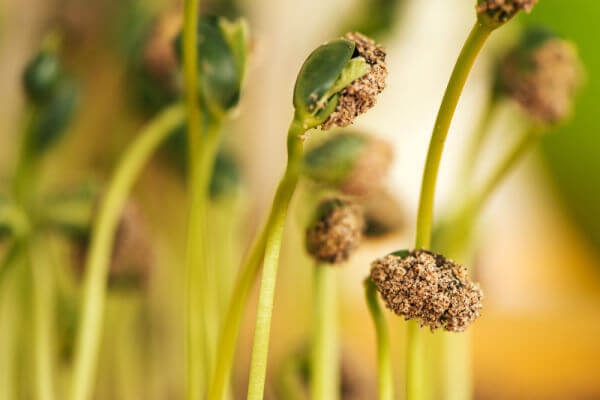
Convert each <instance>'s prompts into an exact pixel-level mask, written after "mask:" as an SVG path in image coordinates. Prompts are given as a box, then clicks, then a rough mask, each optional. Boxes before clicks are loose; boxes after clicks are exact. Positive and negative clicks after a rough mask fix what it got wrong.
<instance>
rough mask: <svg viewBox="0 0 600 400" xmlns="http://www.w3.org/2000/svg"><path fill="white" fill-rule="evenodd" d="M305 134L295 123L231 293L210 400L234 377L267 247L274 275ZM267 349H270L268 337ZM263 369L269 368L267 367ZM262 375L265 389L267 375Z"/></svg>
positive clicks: (262, 323) (215, 397)
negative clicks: (258, 227) (265, 213)
mask: <svg viewBox="0 0 600 400" xmlns="http://www.w3.org/2000/svg"><path fill="white" fill-rule="evenodd" d="M304 132H305V131H304V129H303V128H302V126H301V124H300V123H298V121H296V120H294V121H293V122H292V124H291V126H290V129H289V131H288V163H287V167H286V171H285V173H284V176H283V178H282V180H281V181H280V183H279V187H278V188H277V192H276V193H275V199H274V201H273V206H272V207H271V211H270V213H269V216H268V217H267V221H266V223H265V225H264V227H263V228H262V230H261V231H260V234H259V235H258V236H257V238H256V239H255V241H254V243H253V245H252V248H251V249H250V252H249V253H248V255H247V257H246V260H245V261H244V264H243V266H242V269H241V270H240V272H239V275H238V278H237V281H236V284H235V288H234V289H233V292H232V293H233V296H232V297H231V300H230V303H229V308H228V311H227V316H226V317H225V323H224V325H223V329H222V331H221V335H220V336H219V347H218V349H217V350H218V351H217V362H216V368H215V374H214V377H213V379H212V383H211V386H210V390H209V392H208V400H221V399H222V398H223V396H224V394H225V389H226V387H227V382H228V380H229V376H230V374H231V367H232V363H233V356H234V354H235V348H236V343H237V337H238V331H239V328H240V323H241V320H242V315H243V313H244V306H245V305H246V302H247V300H248V295H249V292H250V288H251V287H252V285H253V283H254V281H255V280H256V277H257V276H258V272H259V271H260V265H261V264H260V263H261V261H263V258H264V259H265V260H266V258H267V257H266V254H267V252H266V247H267V246H269V245H270V247H271V255H270V263H271V271H270V272H271V273H272V272H273V270H272V269H273V267H272V263H273V255H274V254H273V251H272V250H273V248H274V247H277V249H278V246H274V243H273V239H274V238H276V236H277V234H281V233H282V231H283V223H284V222H285V214H286V211H287V207H288V205H289V202H290V201H291V198H292V195H293V193H294V191H295V188H296V185H297V182H298V178H299V175H300V162H301V159H302V141H301V139H299V137H300V136H301V135H302V134H304ZM280 231H281V233H280ZM269 239H271V240H269ZM277 255H278V252H277ZM265 265H266V263H265ZM276 267H277V265H276V263H275V270H276ZM263 275H264V273H263ZM272 284H273V285H274V281H273V282H272ZM265 288H266V287H265ZM273 289H274V287H273ZM261 292H262V285H261ZM267 294H268V293H267ZM265 295H266V294H265ZM265 295H263V303H266V299H265V298H264V296H265ZM263 307H268V304H263V306H262V307H261V305H260V299H259V310H261V311H263V310H264V308H263ZM271 307H272V302H271ZM261 315H263V316H265V317H267V315H264V313H263V314H258V316H261ZM258 316H257V318H258ZM268 319H269V322H270V313H269V315H268ZM266 322H267V321H262V322H261V326H262V327H263V329H264V324H265V323H266ZM261 337H263V338H264V331H263V332H262V334H261ZM262 346H263V350H264V346H265V345H264V342H263V343H262ZM266 347H268V335H267V344H266ZM267 350H268V349H267ZM264 367H266V365H265V366H264ZM264 367H263V368H264ZM255 373H256V370H255ZM262 375H263V385H264V373H263V374H262ZM254 382H255V381H254ZM263 387H264V386H263ZM253 390H255V389H253ZM260 397H262V394H261V395H260V396H259V398H260Z"/></svg>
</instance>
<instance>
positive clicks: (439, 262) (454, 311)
mask: <svg viewBox="0 0 600 400" xmlns="http://www.w3.org/2000/svg"><path fill="white" fill-rule="evenodd" d="M371 280H372V281H373V282H374V283H375V285H376V286H377V289H378V290H379V293H380V295H381V298H382V299H383V301H384V303H385V304H386V306H387V308H389V309H390V310H392V311H394V313H396V314H397V315H400V316H403V317H404V318H405V319H407V320H408V319H416V320H418V321H419V322H420V323H421V325H422V326H423V325H425V326H429V327H430V328H431V330H434V329H437V328H440V327H443V328H444V329H445V330H448V331H452V332H462V331H464V330H465V329H466V328H467V327H468V326H469V325H470V324H471V323H472V322H473V321H474V320H475V319H476V318H477V317H479V316H480V313H479V311H480V310H481V308H482V304H481V300H482V299H483V293H482V291H481V289H479V286H478V285H477V284H475V283H473V282H471V280H470V278H469V273H468V271H467V269H466V268H465V267H464V266H462V265H459V264H457V263H455V262H454V261H452V260H449V259H447V258H445V257H444V256H442V255H439V254H434V253H431V252H429V251H425V250H414V251H412V252H410V253H408V252H405V253H403V252H399V253H395V254H394V253H393V254H390V255H388V256H386V257H383V258H381V259H378V260H376V261H374V262H373V263H372V265H371Z"/></svg>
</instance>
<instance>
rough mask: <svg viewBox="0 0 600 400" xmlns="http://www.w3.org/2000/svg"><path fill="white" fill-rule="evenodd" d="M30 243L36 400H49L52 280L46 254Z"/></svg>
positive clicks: (51, 393)
mask: <svg viewBox="0 0 600 400" xmlns="http://www.w3.org/2000/svg"><path fill="white" fill-rule="evenodd" d="M39 240H40V239H33V240H32V242H31V245H30V246H29V249H28V251H29V263H30V265H31V272H32V277H33V302H32V304H33V321H34V326H33V327H34V338H35V339H34V341H35V350H34V354H35V357H34V359H35V376H36V391H35V392H36V398H37V399H39V400H53V399H54V398H55V392H54V376H53V375H54V374H53V372H54V370H55V364H54V354H53V353H54V351H53V347H52V346H53V343H54V329H53V323H52V321H53V316H54V311H55V310H54V276H53V271H52V268H51V267H50V265H49V264H48V262H47V261H46V258H45V257H46V256H47V254H44V253H45V251H44V248H43V247H41V246H40V245H39V243H37V242H39Z"/></svg>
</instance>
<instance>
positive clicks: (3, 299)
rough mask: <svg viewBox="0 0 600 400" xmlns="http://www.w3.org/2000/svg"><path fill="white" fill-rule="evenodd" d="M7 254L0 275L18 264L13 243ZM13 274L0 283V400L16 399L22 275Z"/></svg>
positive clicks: (18, 255)
mask: <svg viewBox="0 0 600 400" xmlns="http://www.w3.org/2000/svg"><path fill="white" fill-rule="evenodd" d="M9 251H10V252H11V253H12V254H13V255H12V256H10V257H9V255H7V256H5V259H4V260H3V265H2V267H0V268H2V270H1V271H7V269H8V268H10V267H11V266H12V265H15V264H17V263H18V262H19V261H21V256H22V253H23V252H22V246H19V245H17V244H16V243H15V244H13V247H12V248H11V250H9ZM1 271H0V272H1ZM16 272H19V271H18V270H15V271H14V272H13V273H9V274H6V275H4V279H3V280H0V326H1V327H2V329H0V399H3V400H15V399H17V390H16V386H17V385H16V383H17V364H18V363H17V357H18V344H19V340H18V336H19V335H18V334H19V328H20V325H21V321H22V318H23V317H22V315H23V309H22V308H23V304H22V303H21V302H20V301H19V300H20V296H21V291H20V289H21V288H20V286H22V285H21V282H20V280H21V279H22V275H23V274H17V273H16Z"/></svg>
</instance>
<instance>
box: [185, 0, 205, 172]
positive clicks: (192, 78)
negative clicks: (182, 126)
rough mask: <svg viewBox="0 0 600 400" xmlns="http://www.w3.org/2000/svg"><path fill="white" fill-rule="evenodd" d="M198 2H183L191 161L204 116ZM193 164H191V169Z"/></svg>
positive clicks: (197, 144)
mask: <svg viewBox="0 0 600 400" xmlns="http://www.w3.org/2000/svg"><path fill="white" fill-rule="evenodd" d="M197 28H198V0H184V2H183V38H182V39H183V75H184V82H185V104H186V108H187V114H188V146H189V153H190V155H191V158H190V160H191V159H193V157H194V155H195V154H197V153H198V149H199V146H200V134H199V133H200V129H201V125H202V115H201V114H200V109H199V108H198V54H197V53H198V48H197V30H198V29H197ZM191 166H192V164H191V163H190V167H191Z"/></svg>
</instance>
